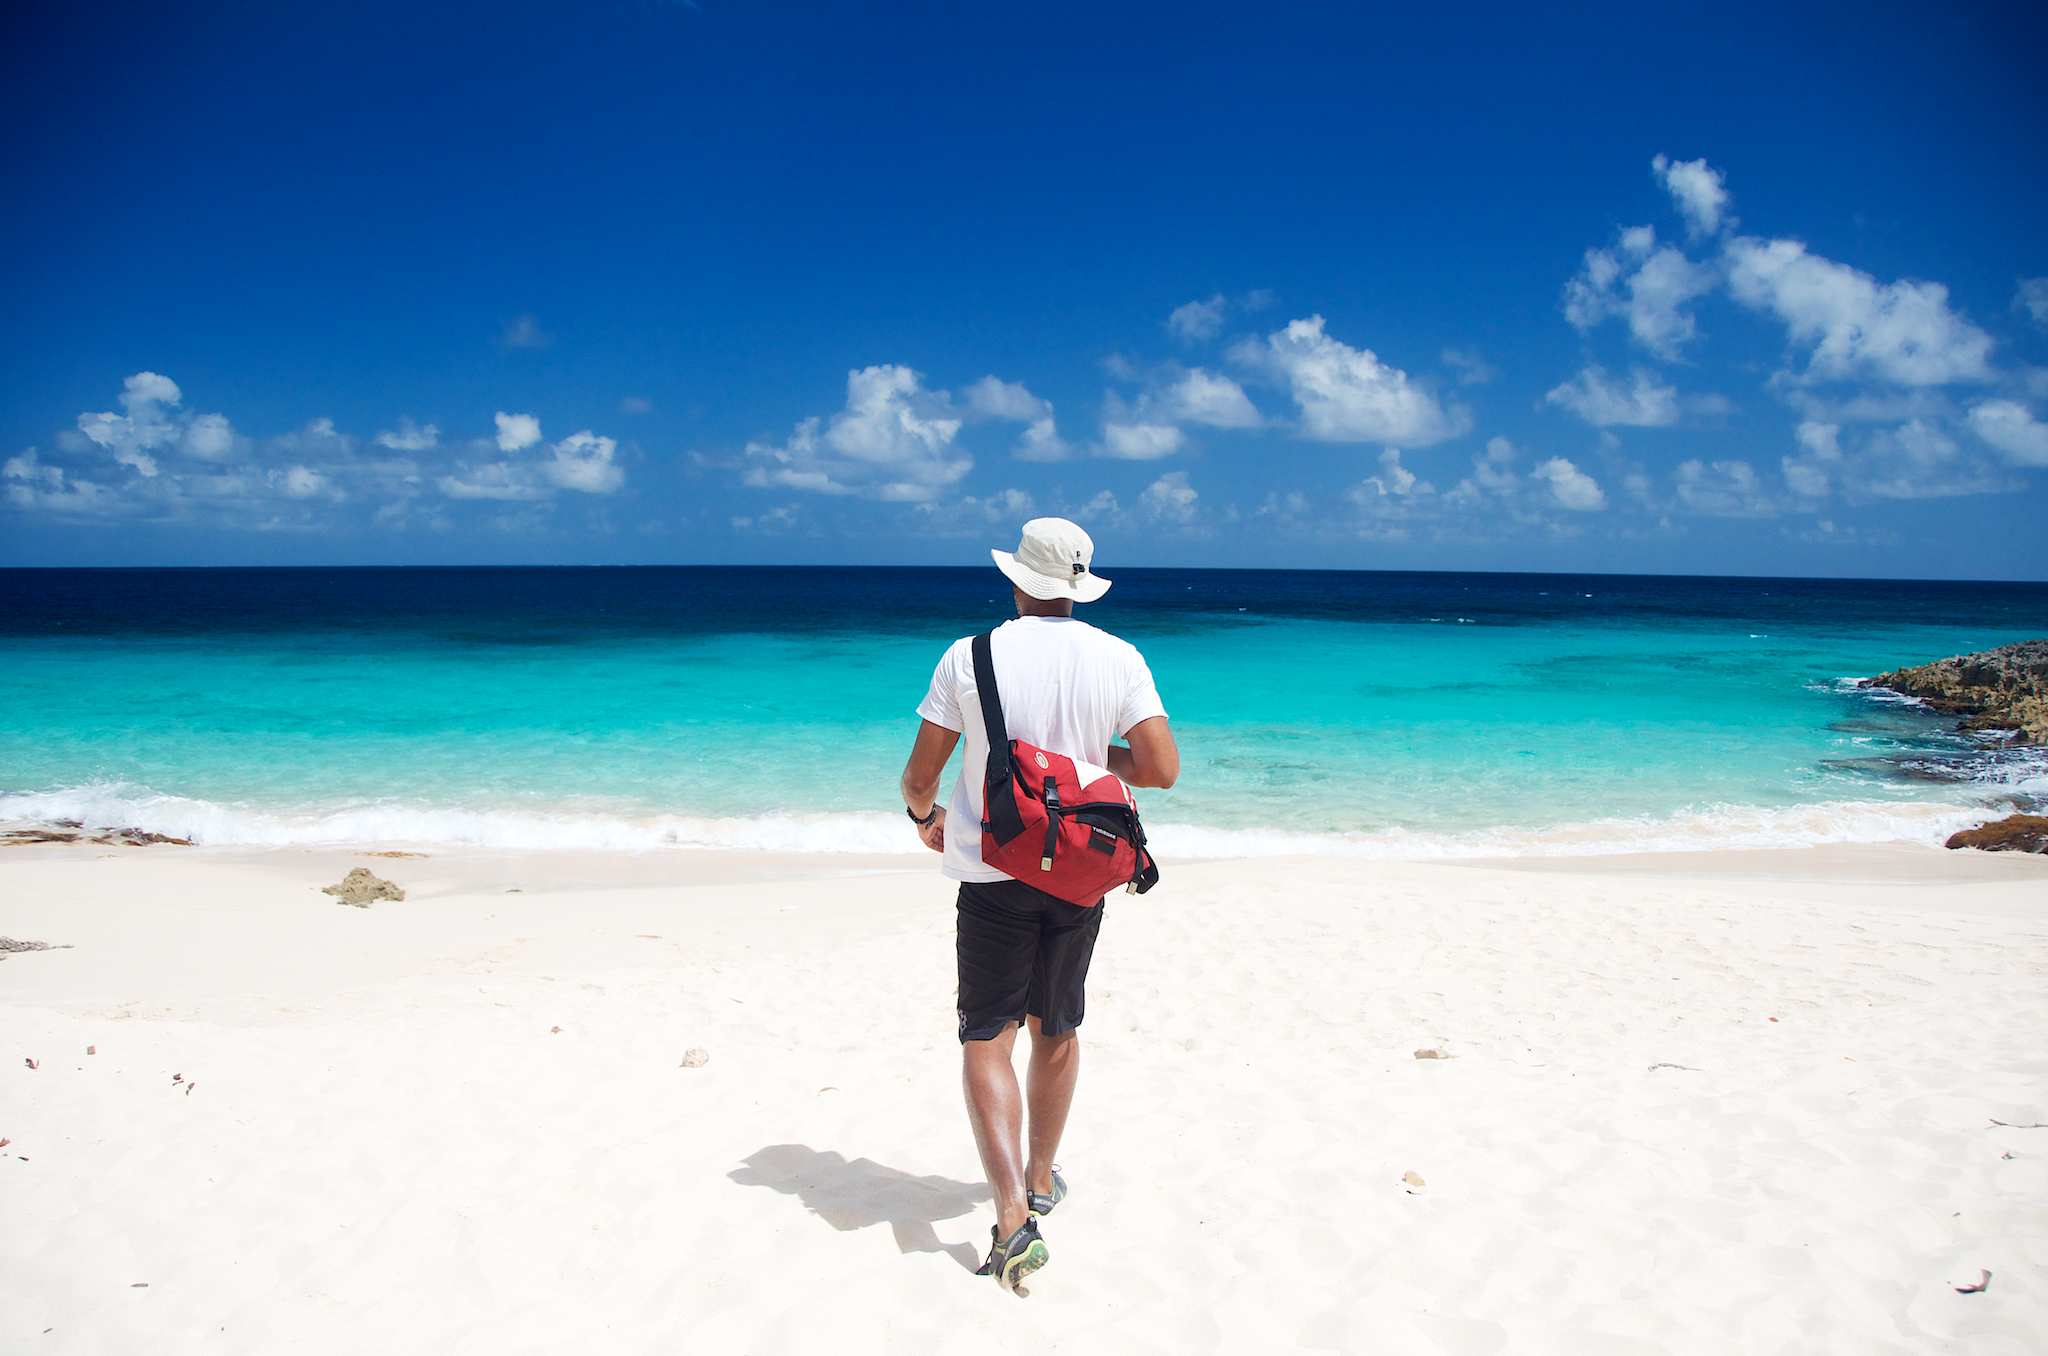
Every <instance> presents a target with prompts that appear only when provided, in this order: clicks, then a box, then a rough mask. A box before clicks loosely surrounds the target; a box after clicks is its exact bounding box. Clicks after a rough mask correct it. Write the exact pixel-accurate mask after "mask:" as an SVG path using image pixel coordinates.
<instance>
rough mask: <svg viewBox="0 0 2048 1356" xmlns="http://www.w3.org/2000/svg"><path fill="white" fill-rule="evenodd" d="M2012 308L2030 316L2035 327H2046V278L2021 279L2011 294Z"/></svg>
mask: <svg viewBox="0 0 2048 1356" xmlns="http://www.w3.org/2000/svg"><path fill="white" fill-rule="evenodd" d="M2012 308H2013V309H2014V310H2015V311H2023V312H2025V313H2026V314H2027V315H2028V316H2031V317H2032V318H2033V321H2034V323H2035V324H2036V325H2044V326H2048V278H2021V279H2020V285H2019V288H2018V290H2017V291H2015V292H2014V293H2013V294H2012Z"/></svg>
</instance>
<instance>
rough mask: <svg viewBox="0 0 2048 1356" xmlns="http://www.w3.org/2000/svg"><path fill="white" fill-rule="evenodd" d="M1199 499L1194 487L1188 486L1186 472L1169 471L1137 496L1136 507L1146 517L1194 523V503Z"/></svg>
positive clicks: (1171, 521)
mask: <svg viewBox="0 0 2048 1356" xmlns="http://www.w3.org/2000/svg"><path fill="white" fill-rule="evenodd" d="M1199 498H1201V496H1200V495H1199V494H1197V493H1196V492H1195V487H1194V486H1192V485H1190V484H1188V473H1187V472H1186V471H1169V472H1167V473H1166V474H1165V475H1163V476H1161V477H1159V479H1157V480H1155V481H1153V482H1152V483H1151V484H1150V485H1147V486H1146V487H1145V492H1144V493H1143V494H1141V495H1139V496H1138V507H1139V508H1141V509H1143V510H1144V511H1145V513H1146V515H1147V516H1148V517H1152V518H1157V519H1159V520H1160V521H1162V522H1170V523H1182V524H1185V523H1191V522H1193V521H1194V518H1195V501H1196V500H1197V499H1199Z"/></svg>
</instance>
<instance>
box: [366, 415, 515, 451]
mask: <svg viewBox="0 0 2048 1356" xmlns="http://www.w3.org/2000/svg"><path fill="white" fill-rule="evenodd" d="M492 417H493V418H494V419H495V420H496V421H497V425H498V450H499V451H500V452H523V451H525V450H526V449H527V448H529V447H532V446H533V445H534V444H535V443H537V442H539V441H540V420H538V419H536V418H534V417H533V416H532V415H530V414H507V413H505V412H504V411H503V410H499V411H498V412H497V414H496V415H494V416H492ZM387 446H388V444H387Z"/></svg>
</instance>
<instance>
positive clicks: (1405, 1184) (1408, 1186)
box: [1401, 1168, 1428, 1196]
mask: <svg viewBox="0 0 2048 1356" xmlns="http://www.w3.org/2000/svg"><path fill="white" fill-rule="evenodd" d="M1427 1185H1428V1183H1427V1182H1424V1181H1423V1180H1422V1174H1421V1173H1419V1172H1417V1171H1415V1170H1414V1169H1413V1168H1410V1169H1409V1170H1408V1171H1406V1172H1404V1173H1402V1174H1401V1186H1402V1188H1403V1189H1404V1190H1406V1191H1407V1193H1408V1194H1409V1195H1410V1196H1414V1195H1417V1194H1418V1193H1420V1192H1421V1190H1422V1188H1423V1187H1425V1186H1427Z"/></svg>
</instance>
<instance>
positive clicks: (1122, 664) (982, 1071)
mask: <svg viewBox="0 0 2048 1356" xmlns="http://www.w3.org/2000/svg"><path fill="white" fill-rule="evenodd" d="M989 555H990V556H991V557H993V558H994V560H995V563H996V568H998V569H1000V570H1001V571H1002V572H1003V573H1004V574H1005V575H1007V576H1008V577H1009V580H1010V583H1011V585H1012V589H1011V592H1012V593H1013V594H1014V596H1015V598H1016V604H1017V616H1016V619H1015V620H1014V621H1008V622H1005V623H1003V624H1002V625H1001V626H999V627H997V628H996V630H995V634H994V636H993V638H992V640H991V642H990V647H991V649H992V651H993V657H994V661H995V674H996V685H997V687H998V688H999V689H1000V696H1001V698H1002V707H1003V714H1004V717H1005V723H1006V724H1008V726H1009V733H1010V737H1011V738H1012V739H1023V740H1028V741H1030V742H1031V743H1033V744H1036V745H1038V746H1039V747H1041V748H1045V749H1050V750H1052V751H1053V752H1056V753H1063V754H1066V755H1067V756H1068V757H1069V758H1075V759H1081V760H1085V761H1087V762H1090V763H1095V764H1099V765H1101V766H1104V767H1107V768H1108V769H1109V770H1110V771H1112V772H1114V773H1116V775H1117V776H1119V777H1121V778H1123V779H1124V781H1125V782H1127V783H1129V784H1130V785H1132V786H1158V787H1167V786H1172V785H1173V783H1174V780H1175V778H1177V777H1178V776H1179V775H1180V752H1179V750H1178V749H1177V748H1175V746H1174V742H1173V733H1172V731H1170V730H1169V729H1168V728H1167V725H1166V708H1165V707H1163V706H1161V705H1160V703H1159V693H1158V691H1157V690H1156V689H1155V688H1154V687H1153V685H1152V673H1151V670H1150V669H1148V668H1147V667H1146V666H1145V660H1144V658H1143V656H1141V655H1140V654H1139V653H1138V651H1137V650H1136V649H1135V648H1134V647H1133V646H1131V645H1130V644H1129V643H1128V642H1126V641H1122V640H1119V639H1117V638H1116V637H1115V636H1112V635H1110V634H1109V633H1108V632H1106V631H1099V630H1097V629H1096V628H1094V627H1092V626H1090V625H1088V624H1087V623H1086V622H1083V621H1078V620H1076V619H1075V617H1074V604H1076V603H1088V602H1093V601H1094V600H1096V599H1097V598H1100V597H1101V596H1102V595H1103V594H1104V593H1106V592H1108V591H1109V582H1110V581H1109V580H1107V579H1104V578H1103V577H1102V576H1100V575H1098V574H1096V573H1094V570H1093V568H1092V567H1093V563H1094V555H1095V544H1094V542H1092V541H1090V540H1089V537H1088V534H1087V533H1086V532H1084V531H1082V530H1081V528H1080V527H1079V526H1078V525H1077V524H1075V523H1070V522H1068V521H1067V520H1066V519H1064V518H1034V519H1032V520H1031V521H1030V522H1028V523H1026V524H1024V535H1023V540H1022V541H1021V542H1019V543H1018V546H1017V549H1016V551H1015V552H1010V551H990V552H989ZM972 646H973V637H971V636H970V637H966V638H964V639H961V640H957V641H955V642H954V643H953V645H952V647H951V648H949V649H948V650H947V651H946V654H945V657H944V658H943V659H941V660H940V661H939V666H938V669H937V671H935V672H934V673H933V674H932V685H931V690H930V691H929V692H927V693H926V694H925V699H924V701H923V702H921V703H920V704H919V705H918V708H917V713H918V715H919V716H921V717H923V724H922V725H920V726H919V727H918V732H917V742H916V744H915V746H913V747H912V749H911V751H910V762H909V763H908V765H907V766H905V767H904V769H903V802H904V808H905V811H906V813H908V814H909V815H910V817H911V819H912V820H914V821H915V822H916V823H917V825H918V834H919V836H920V837H921V838H923V840H924V844H925V846H926V847H928V848H930V849H931V850H932V851H934V852H938V853H942V854H943V855H944V865H943V867H942V870H943V872H944V874H945V875H946V876H947V877H949V878H951V879H953V880H956V881H959V882H960V893H959V898H958V901H957V904H956V906H955V909H956V914H957V920H956V925H955V927H956V931H955V941H954V950H955V955H956V958H957V962H958V966H959V981H960V1000H959V1007H960V1045H961V1054H962V1065H961V1076H962V1082H963V1084H964V1086H965V1089H966V1093H967V1117H968V1120H969V1121H970V1122H971V1124H972V1125H973V1127H974V1143H975V1147H976V1148H977V1149H979V1150H980V1153H981V1166H982V1171H983V1172H984V1173H985V1174H986V1175H987V1177H988V1184H989V1188H990V1190H991V1191H993V1192H994V1194H995V1205H996V1223H995V1227H994V1229H993V1230H992V1231H991V1232H992V1233H993V1235H994V1246H993V1247H992V1248H991V1249H990V1251H989V1260H988V1265H987V1266H985V1267H984V1268H983V1269H982V1274H984V1275H992V1276H994V1277H995V1278H996V1283H997V1284H999V1285H1001V1286H1002V1287H1003V1288H1004V1289H1006V1290H1015V1289H1017V1283H1018V1282H1019V1281H1020V1280H1022V1279H1023V1278H1024V1277H1026V1276H1028V1275H1030V1274H1031V1273H1032V1272H1034V1271H1036V1270H1038V1269H1039V1268H1040V1267H1042V1266H1044V1265H1045V1263H1046V1261H1047V1260H1048V1258H1049V1256H1050V1254H1049V1253H1048V1251H1047V1249H1046V1245H1045V1242H1044V1240H1043V1238H1042V1237H1041V1236H1040V1234H1039V1227H1038V1220H1039V1218H1040V1217H1041V1216H1044V1215H1049V1214H1051V1213H1052V1210H1053V1207H1054V1206H1056V1205H1058V1204H1059V1203H1060V1201H1061V1200H1063V1199H1064V1198H1065V1196H1066V1192H1067V1184H1066V1182H1065V1180H1064V1179H1062V1178H1061V1177H1060V1175H1059V1174H1058V1173H1057V1172H1056V1171H1055V1170H1054V1167H1053V1158H1054V1156H1055V1155H1056V1154H1057V1152H1058V1150H1059V1144H1060V1132H1061V1131H1062V1130H1064V1129H1065V1128H1066V1123H1067V1110H1068V1108H1069V1107H1070V1106H1072V1104H1073V1100H1074V1083H1075V1080H1076V1078H1077V1077H1078V1076H1079V1074H1080V1071H1081V1045H1080V1040H1079V1038H1078V1037H1077V1036H1076V1035H1075V1028H1077V1027H1078V1026H1080V1024H1081V1016H1082V1011H1083V1007H1084V993H1083V990H1084V988H1085V985H1086V982H1087V978H1088V961H1089V958H1090V957H1091V956H1093V955H1094V953H1095V934H1096V932H1097V931H1098V930H1100V928H1101V926H1102V912H1103V905H1102V904H1101V903H1100V902H1097V903H1096V904H1094V905H1093V906H1091V907H1083V906H1080V905H1076V904H1069V903H1067V902H1066V901H1065V900H1062V899H1060V898H1058V897H1056V896H1054V895H1050V894H1047V893H1045V892H1044V891H1043V890H1039V889H1037V888H1035V887H1033V886H1031V885H1029V884H1027V883H1025V882H1023V881H1019V880H1015V879H1013V878H1011V877H1010V876H1007V875H1005V874H1004V873H1003V872H1001V871H997V870H995V869H993V868H991V867H988V866H985V865H983V864H982V860H981V814H982V785H981V780H982V772H983V770H984V768H985V767H986V765H987V762H988V736H987V733H986V732H985V731H984V730H983V728H982V719H981V701H980V695H979V692H978V690H977V688H976V686H975V679H974V660H973V651H972ZM962 734H965V735H966V736H967V750H966V756H965V759H964V760H963V762H962V763H961V766H960V777H959V780H958V781H957V782H956V783H955V784H954V787H953V795H952V802H951V805H950V806H944V807H942V806H940V805H939V804H938V794H939V776H940V774H941V773H942V772H943V771H944V770H945V766H946V759H947V757H948V756H949V755H950V754H951V753H952V752H953V746H954V744H955V743H957V742H958V741H959V739H960V736H961V735H962ZM1118 736H1121V737H1123V738H1124V739H1126V740H1127V741H1128V744H1127V745H1112V743H1111V740H1112V739H1114V738H1116V737H1118ZM1019 1025H1025V1026H1028V1027H1029V1028H1030V1031H1031V1060H1030V1071H1029V1075H1028V1077H1027V1080H1026V1088H1027V1091H1028V1097H1029V1103H1030V1117H1029V1124H1030V1135H1029V1140H1028V1145H1029V1152H1028V1154H1027V1153H1026V1152H1025V1141H1024V1140H1023V1121H1024V1115H1023V1105H1022V1102H1021V1100H1020V1098H1019V1095H1018V1087H1017V1071H1016V1068H1015V1066H1014V1065H1013V1064H1012V1062H1011V1051H1012V1050H1013V1049H1014V1048H1015V1045H1016V1041H1017V1028H1018V1026H1019Z"/></svg>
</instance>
